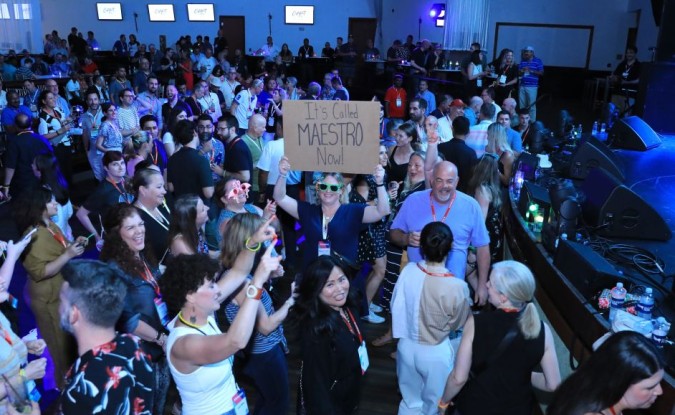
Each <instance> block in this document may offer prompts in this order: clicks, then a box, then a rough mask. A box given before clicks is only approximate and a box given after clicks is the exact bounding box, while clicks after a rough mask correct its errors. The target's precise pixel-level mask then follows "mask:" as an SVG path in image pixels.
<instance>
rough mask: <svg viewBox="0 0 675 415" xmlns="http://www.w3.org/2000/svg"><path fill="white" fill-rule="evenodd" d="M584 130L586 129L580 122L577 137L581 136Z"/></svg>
mask: <svg viewBox="0 0 675 415" xmlns="http://www.w3.org/2000/svg"><path fill="white" fill-rule="evenodd" d="M583 131H584V130H583V128H582V125H581V124H579V126H578V127H577V137H579V138H581V134H582V133H583Z"/></svg>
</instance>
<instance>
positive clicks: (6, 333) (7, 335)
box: [2, 327, 14, 346]
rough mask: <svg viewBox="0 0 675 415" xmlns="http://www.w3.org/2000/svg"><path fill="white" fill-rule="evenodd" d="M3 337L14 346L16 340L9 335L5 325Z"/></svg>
mask: <svg viewBox="0 0 675 415" xmlns="http://www.w3.org/2000/svg"><path fill="white" fill-rule="evenodd" d="M2 337H4V338H5V341H6V342H7V344H9V345H10V346H14V342H13V341H12V337H11V336H10V335H9V332H8V331H7V330H5V328H4V327H3V329H2Z"/></svg>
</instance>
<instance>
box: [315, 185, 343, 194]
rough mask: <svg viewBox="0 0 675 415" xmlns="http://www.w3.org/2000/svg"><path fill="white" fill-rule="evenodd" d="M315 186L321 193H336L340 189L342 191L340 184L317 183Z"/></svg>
mask: <svg viewBox="0 0 675 415" xmlns="http://www.w3.org/2000/svg"><path fill="white" fill-rule="evenodd" d="M316 185H317V187H318V188H319V190H321V191H322V192H333V193H336V192H339V191H340V189H342V185H341V184H328V183H317V184H316Z"/></svg>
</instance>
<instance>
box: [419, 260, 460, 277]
mask: <svg viewBox="0 0 675 415" xmlns="http://www.w3.org/2000/svg"><path fill="white" fill-rule="evenodd" d="M417 268H419V269H420V270H421V271H422V272H423V273H425V274H427V275H429V276H430V277H454V276H455V274H453V273H452V272H431V271H429V270H428V269H426V268H424V267H423V266H422V264H420V263H419V262H418V263H417Z"/></svg>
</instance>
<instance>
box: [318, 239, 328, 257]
mask: <svg viewBox="0 0 675 415" xmlns="http://www.w3.org/2000/svg"><path fill="white" fill-rule="evenodd" d="M318 253H319V256H321V255H330V241H319V249H318Z"/></svg>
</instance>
